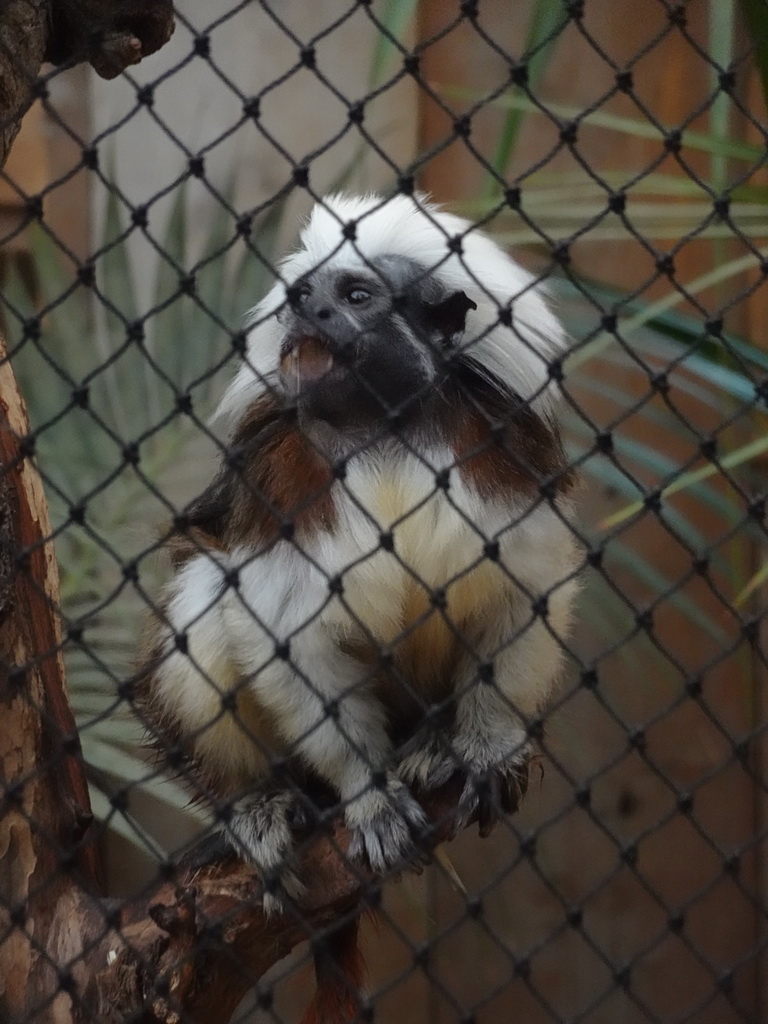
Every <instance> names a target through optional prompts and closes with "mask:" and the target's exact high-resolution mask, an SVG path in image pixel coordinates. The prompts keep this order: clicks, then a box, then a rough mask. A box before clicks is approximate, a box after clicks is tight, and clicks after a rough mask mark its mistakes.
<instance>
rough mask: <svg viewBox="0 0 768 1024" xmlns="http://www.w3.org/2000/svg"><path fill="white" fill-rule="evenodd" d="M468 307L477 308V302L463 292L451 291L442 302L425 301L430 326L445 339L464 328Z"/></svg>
mask: <svg viewBox="0 0 768 1024" xmlns="http://www.w3.org/2000/svg"><path fill="white" fill-rule="evenodd" d="M470 309H477V303H476V302H473V301H472V299H470V298H469V296H468V295H467V294H466V293H465V292H451V294H450V295H449V296H448V298H447V299H443V301H442V302H434V303H432V302H428V303H426V309H425V312H426V316H427V320H428V322H429V324H430V326H432V327H434V328H435V330H437V331H439V332H440V334H441V335H442V336H443V337H444V338H445V339H446V340H447V339H448V338H452V337H453V336H454V335H455V334H461V332H462V331H463V330H464V328H465V327H466V323H467V313H468V312H469V311H470Z"/></svg>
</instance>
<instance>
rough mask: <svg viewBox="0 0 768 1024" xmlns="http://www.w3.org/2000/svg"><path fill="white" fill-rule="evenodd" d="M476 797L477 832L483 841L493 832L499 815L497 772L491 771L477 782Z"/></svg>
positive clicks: (498, 780) (498, 779) (499, 784)
mask: <svg viewBox="0 0 768 1024" xmlns="http://www.w3.org/2000/svg"><path fill="white" fill-rule="evenodd" d="M477 795H478V807H477V820H478V825H479V832H480V835H481V836H482V837H483V838H484V839H485V838H486V837H487V836H489V835H490V834H491V832H492V831H493V829H494V827H495V826H496V824H497V823H498V820H499V817H500V814H501V778H500V776H499V772H498V771H495V770H493V769H491V770H490V771H488V772H486V774H485V776H484V777H483V778H481V779H480V780H479V781H478V783H477Z"/></svg>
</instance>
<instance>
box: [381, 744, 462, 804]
mask: <svg viewBox="0 0 768 1024" xmlns="http://www.w3.org/2000/svg"><path fill="white" fill-rule="evenodd" d="M463 770H464V761H463V759H462V757H461V755H460V754H459V753H458V752H457V751H456V750H454V749H453V748H452V746H451V741H450V736H448V735H446V733H445V732H438V731H435V732H429V733H427V734H426V735H422V734H420V735H419V736H417V737H415V738H414V740H413V741H411V742H409V743H408V744H407V745H406V747H405V749H404V751H403V757H402V760H401V761H400V763H399V764H398V766H397V774H398V776H399V777H400V778H401V779H402V780H403V781H404V782H406V783H408V785H410V786H412V787H413V788H414V789H416V790H430V789H437V788H438V787H439V786H443V785H444V784H445V783H446V782H448V780H449V779H450V778H452V777H453V776H454V775H456V774H457V773H458V772H461V771H463Z"/></svg>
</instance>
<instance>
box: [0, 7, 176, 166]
mask: <svg viewBox="0 0 768 1024" xmlns="http://www.w3.org/2000/svg"><path fill="white" fill-rule="evenodd" d="M173 27H174V21H173V4H172V0H3V3H2V4H0V167H2V166H3V165H4V164H5V161H6V159H7V157H8V153H9V151H10V148H11V144H12V142H13V140H14V139H15V137H16V134H17V132H18V130H19V127H20V125H21V119H22V117H23V116H24V114H25V112H26V111H27V109H28V107H29V105H30V104H31V103H32V100H33V99H34V98H35V95H36V93H37V90H38V72H39V71H40V65H41V64H42V63H43V61H46V60H47V61H51V62H52V63H54V64H63V63H70V62H71V63H78V62H81V61H88V62H89V63H90V64H91V65H92V66H93V67H94V68H95V70H96V72H97V73H98V74H99V75H101V77H102V78H114V77H115V76H116V75H119V74H120V72H121V71H124V70H125V68H127V67H129V66H130V65H131V64H137V63H138V62H139V61H140V60H141V59H142V57H146V56H148V55H149V54H150V53H154V52H155V51H156V50H159V49H160V47H161V46H163V45H164V44H165V43H166V42H167V41H168V40H169V39H170V37H171V34H172V33H173Z"/></svg>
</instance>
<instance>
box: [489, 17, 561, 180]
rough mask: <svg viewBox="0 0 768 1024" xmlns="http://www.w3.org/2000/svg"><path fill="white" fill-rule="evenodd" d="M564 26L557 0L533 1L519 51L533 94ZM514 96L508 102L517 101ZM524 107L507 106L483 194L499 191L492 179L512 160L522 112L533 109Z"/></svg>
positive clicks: (504, 170) (531, 106)
mask: <svg viewBox="0 0 768 1024" xmlns="http://www.w3.org/2000/svg"><path fill="white" fill-rule="evenodd" d="M567 24H568V16H567V14H566V11H565V8H564V6H563V4H562V3H561V2H560V0H537V2H536V3H535V6H534V8H533V11H532V13H531V20H530V22H529V24H528V35H527V37H526V40H525V46H524V48H523V60H524V61H525V63H526V66H527V69H528V79H527V86H526V88H527V89H529V90H530V91H531V92H534V93H535V92H536V90H537V88H538V86H539V82H540V81H541V78H542V76H543V74H544V72H545V70H546V68H547V65H548V63H549V60H550V58H551V57H552V54H553V52H554V44H555V43H556V42H557V39H558V37H559V35H560V32H561V31H562V29H563V28H565V26H566V25H567ZM517 98H518V97H517V96H514V97H510V99H517ZM519 98H525V99H526V101H527V106H523V105H516V104H513V103H510V104H509V114H508V115H507V117H506V118H505V120H504V124H503V125H502V128H501V132H500V133H499V141H498V142H497V144H496V149H495V150H494V152H493V155H492V156H491V160H490V164H491V167H492V168H493V170H494V172H495V175H493V174H492V175H489V177H488V180H487V183H486V186H485V190H484V191H485V195H486V196H491V195H495V194H497V193H498V191H499V183H498V181H497V178H496V176H498V177H500V178H504V177H505V176H506V173H507V168H508V167H509V162H510V160H511V159H512V153H513V152H514V149H515V146H516V144H517V140H518V137H519V135H520V128H521V125H522V123H523V112H524V111H525V110H530V109H535V108H534V105H533V104H532V103H531V101H530V100H527V97H519Z"/></svg>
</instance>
